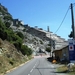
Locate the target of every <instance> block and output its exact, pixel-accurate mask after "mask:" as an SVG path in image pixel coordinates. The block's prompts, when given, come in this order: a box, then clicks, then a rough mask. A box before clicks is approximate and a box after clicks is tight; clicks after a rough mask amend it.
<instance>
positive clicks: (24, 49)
mask: <svg viewBox="0 0 75 75" xmlns="http://www.w3.org/2000/svg"><path fill="white" fill-rule="evenodd" d="M21 52H22V54H23V55H31V54H32V50H31V49H30V48H28V46H26V45H22V46H21Z"/></svg>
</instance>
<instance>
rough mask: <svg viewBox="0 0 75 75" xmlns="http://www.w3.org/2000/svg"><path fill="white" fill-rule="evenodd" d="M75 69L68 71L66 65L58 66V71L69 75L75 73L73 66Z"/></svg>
mask: <svg viewBox="0 0 75 75" xmlns="http://www.w3.org/2000/svg"><path fill="white" fill-rule="evenodd" d="M71 69H72V70H73V71H68V68H67V66H66V65H64V66H62V67H58V68H57V73H66V74H68V75H75V67H73V68H71Z"/></svg>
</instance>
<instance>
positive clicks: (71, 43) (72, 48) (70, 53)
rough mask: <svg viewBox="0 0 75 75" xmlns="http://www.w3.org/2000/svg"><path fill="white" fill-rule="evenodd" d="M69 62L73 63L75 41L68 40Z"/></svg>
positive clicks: (74, 61) (74, 60) (74, 59)
mask: <svg viewBox="0 0 75 75" xmlns="http://www.w3.org/2000/svg"><path fill="white" fill-rule="evenodd" d="M68 42H69V60H70V62H72V63H75V40H74V39H69V40H68Z"/></svg>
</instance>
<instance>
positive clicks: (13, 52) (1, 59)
mask: <svg viewBox="0 0 75 75" xmlns="http://www.w3.org/2000/svg"><path fill="white" fill-rule="evenodd" d="M66 44H67V41H65V39H63V38H61V37H60V36H57V35H56V34H53V33H52V32H49V31H45V30H43V29H42V28H36V27H30V26H29V25H25V24H24V23H23V21H21V20H19V19H13V17H12V15H11V14H10V13H9V12H8V10H7V8H5V7H4V6H3V5H1V4H0V73H3V72H4V71H7V70H8V69H10V68H12V67H14V66H15V65H18V64H20V63H22V62H24V61H25V60H28V58H27V56H28V57H29V56H30V55H31V53H32V52H33V54H34V55H36V54H37V53H38V52H40V50H41V51H42V52H43V53H45V54H46V53H47V51H46V49H47V47H49V48H50V50H51V48H52V49H53V50H54V49H57V48H59V47H62V46H64V45H66ZM19 59H20V60H19ZM8 65H9V66H8Z"/></svg>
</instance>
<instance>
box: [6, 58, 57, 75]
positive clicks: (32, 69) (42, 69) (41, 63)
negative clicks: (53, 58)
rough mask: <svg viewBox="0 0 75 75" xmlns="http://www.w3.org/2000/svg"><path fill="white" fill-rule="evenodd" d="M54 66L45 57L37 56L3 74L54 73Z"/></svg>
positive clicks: (54, 74)
mask: <svg viewBox="0 0 75 75" xmlns="http://www.w3.org/2000/svg"><path fill="white" fill-rule="evenodd" d="M54 67H55V66H54V65H53V64H51V63H50V62H48V61H47V60H46V57H38V58H34V59H32V60H31V61H30V62H28V63H26V64H24V65H22V66H20V67H18V68H17V69H15V70H13V71H12V72H10V73H8V74H5V75H56V73H55V68H54Z"/></svg>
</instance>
